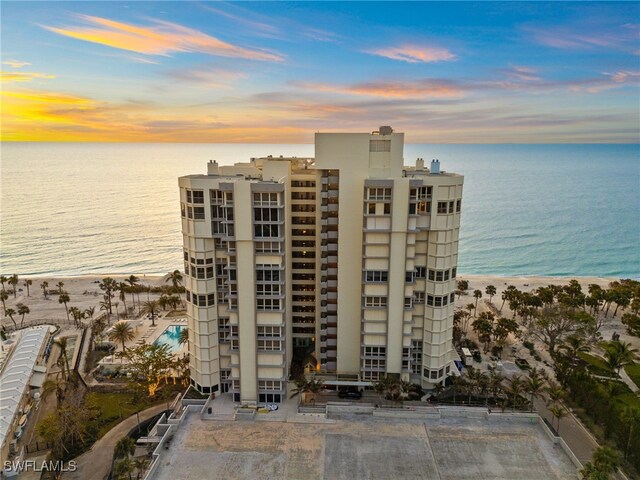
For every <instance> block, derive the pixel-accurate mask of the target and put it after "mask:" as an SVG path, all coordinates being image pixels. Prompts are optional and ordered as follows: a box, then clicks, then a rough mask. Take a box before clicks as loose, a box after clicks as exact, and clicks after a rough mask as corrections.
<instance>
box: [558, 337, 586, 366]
mask: <svg viewBox="0 0 640 480" xmlns="http://www.w3.org/2000/svg"><path fill="white" fill-rule="evenodd" d="M558 348H559V349H561V350H564V351H566V352H567V355H568V356H569V358H570V359H571V360H572V361H574V362H575V361H576V360H577V359H578V354H579V353H580V352H588V351H589V345H588V343H587V341H586V339H585V338H584V337H581V336H578V335H570V336H568V337H567V338H566V339H565V340H564V343H562V344H561V345H560V346H559V347H558Z"/></svg>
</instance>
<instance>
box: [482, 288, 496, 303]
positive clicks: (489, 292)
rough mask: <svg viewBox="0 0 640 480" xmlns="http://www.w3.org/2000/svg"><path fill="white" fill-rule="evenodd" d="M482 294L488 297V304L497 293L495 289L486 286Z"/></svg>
mask: <svg viewBox="0 0 640 480" xmlns="http://www.w3.org/2000/svg"><path fill="white" fill-rule="evenodd" d="M484 293H486V294H487V295H489V303H491V299H492V298H493V296H494V295H495V294H496V293H498V291H497V290H496V287H494V286H493V285H487V288H485V290H484Z"/></svg>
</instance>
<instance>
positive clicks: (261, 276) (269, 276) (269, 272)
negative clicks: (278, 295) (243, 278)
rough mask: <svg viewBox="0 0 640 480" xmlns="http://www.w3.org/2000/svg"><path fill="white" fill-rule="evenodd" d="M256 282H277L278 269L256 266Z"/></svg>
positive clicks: (278, 277)
mask: <svg viewBox="0 0 640 480" xmlns="http://www.w3.org/2000/svg"><path fill="white" fill-rule="evenodd" d="M256 281H258V282H279V281H280V267H279V266H278V265H256Z"/></svg>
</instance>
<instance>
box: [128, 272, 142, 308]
mask: <svg viewBox="0 0 640 480" xmlns="http://www.w3.org/2000/svg"><path fill="white" fill-rule="evenodd" d="M139 281H140V279H139V278H138V277H136V276H135V275H129V278H127V279H126V280H125V282H126V283H128V284H129V287H130V288H129V291H130V292H131V301H132V302H133V307H134V308H135V304H136V297H135V293H136V288H135V287H136V285H137V284H138V282H139ZM138 313H140V302H138Z"/></svg>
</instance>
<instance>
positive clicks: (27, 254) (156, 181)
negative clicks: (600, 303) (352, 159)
mask: <svg viewBox="0 0 640 480" xmlns="http://www.w3.org/2000/svg"><path fill="white" fill-rule="evenodd" d="M1 149H2V151H1V153H2V166H1V187H2V188H1V197H0V199H1V201H0V214H1V215H0V247H1V248H0V272H1V273H3V274H11V273H18V274H20V275H79V274H92V273H97V274H106V273H122V274H131V273H136V274H164V273H166V272H168V271H170V270H174V269H176V268H181V267H182V235H181V233H180V211H179V202H178V182H177V177H178V176H181V175H188V174H192V173H205V172H206V162H207V161H208V160H209V159H217V160H218V161H220V162H221V163H223V164H229V163H233V162H235V161H247V160H248V158H249V157H253V156H264V155H270V154H272V155H285V156H286V155H297V156H313V145H246V144H245V145H243V144H233V145H232V144H90V143H88V144H87V143H85V144H81V143H70V144H33V143H13V144H11V143H10V144H2V145H1ZM416 157H423V158H425V160H426V161H427V162H428V160H430V159H431V158H438V159H440V162H441V165H442V169H444V170H449V171H455V172H458V173H461V174H463V175H464V176H465V187H464V196H463V197H464V199H463V208H462V227H461V231H460V249H459V252H460V255H459V262H458V264H459V271H460V272H462V273H476V274H504V275H532V274H541V275H581V276H591V275H594V276H620V277H640V249H639V248H638V245H640V149H639V146H638V145H406V146H405V158H406V163H408V164H410V163H413V162H414V161H415V158H416Z"/></svg>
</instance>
